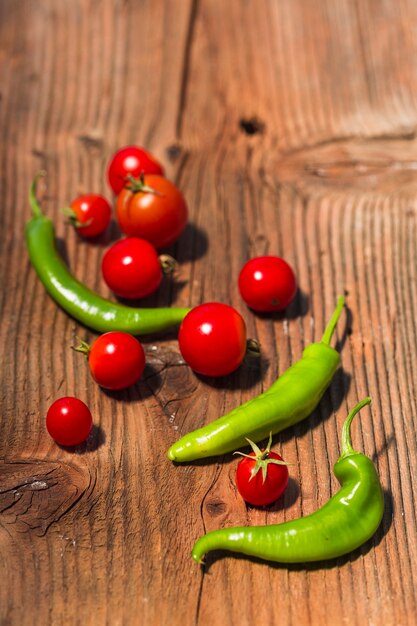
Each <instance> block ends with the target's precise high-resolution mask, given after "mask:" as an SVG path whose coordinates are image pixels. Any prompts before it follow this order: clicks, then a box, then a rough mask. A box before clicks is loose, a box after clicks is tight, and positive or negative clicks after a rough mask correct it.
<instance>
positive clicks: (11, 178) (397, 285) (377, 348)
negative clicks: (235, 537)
mask: <svg viewBox="0 0 417 626" xmlns="http://www.w3.org/2000/svg"><path fill="white" fill-rule="evenodd" d="M416 29H417V4H416V2H414V1H413V0H362V1H361V2H355V1H354V0H337V1H336V2H335V1H334V0H319V1H316V2H313V1H312V0H258V1H257V0H228V1H227V2H225V1H222V0H177V1H175V0H166V1H162V0H148V1H147V2H146V1H145V0H143V1H141V0H55V1H54V0H0V91H1V94H0V98H1V100H0V133H1V134H0V137H1V139H0V145H1V148H0V158H1V166H0V181H1V199H2V204H1V207H2V208H1V213H0V219H1V246H0V268H1V272H2V289H1V306H2V308H1V312H2V317H1V325H0V337H1V352H0V354H1V358H2V368H1V376H2V380H1V401H2V407H1V412H0V420H1V438H0V456H1V463H0V513H1V514H0V546H1V563H2V575H1V576H2V582H1V585H0V623H1V624H2V625H3V626H9V625H13V626H14V625H19V626H25V625H26V624H36V625H42V626H46V625H49V624H51V625H53V626H57V625H58V626H59V625H61V624H62V625H67V624H69V625H72V624H77V625H78V624H79V625H82V626H85V625H89V624H94V625H98V624H100V625H101V624H108V625H109V626H118V625H130V624H135V625H136V624H141V625H142V624H143V625H146V626H148V625H150V626H156V625H165V624H171V625H172V626H177V625H178V626H179V625H181V626H191V625H196V624H198V625H210V626H211V625H214V626H217V625H227V626H229V625H231V626H232V625H233V626H234V625H239V626H243V625H249V624H251V625H253V624H254V623H262V624H265V625H272V624H277V625H278V624H279V625H291V626H296V625H305V624H307V625H320V626H325V625H332V626H334V625H335V624H336V625H337V624H349V625H361V626H363V625H364V624H369V625H379V624H384V626H388V625H394V624H395V625H402V626H405V625H407V624H415V623H416V622H415V620H416V617H415V615H416V609H417V606H416V604H417V594H416V589H417V569H416V567H415V563H416V562H417V541H416V512H415V508H416V498H415V495H414V494H415V492H414V489H413V484H412V483H413V479H414V478H415V476H416V471H417V444H416V426H415V423H416V421H415V417H416V408H417V407H416V403H417V398H416V390H417V378H416V375H417V359H416V342H417V327H416V321H415V320H416V314H417V289H416V278H417V253H416V235H417V226H416V224H417V73H416V70H417V34H416V32H417V31H416ZM131 143H136V144H139V145H143V146H145V147H147V148H148V149H149V150H151V151H152V152H153V153H154V154H155V155H156V156H157V157H158V158H159V159H160V160H161V161H162V162H163V163H164V165H165V167H166V171H167V175H168V176H169V177H170V178H171V179H172V180H174V181H175V182H176V183H177V184H178V185H179V186H180V188H181V189H182V190H183V192H184V194H185V196H186V198H187V201H188V204H189V209H190V225H189V226H188V228H187V230H186V232H185V233H184V234H183V236H182V237H181V238H180V240H179V241H178V242H177V244H175V245H174V246H173V247H172V248H171V249H170V252H172V253H173V254H174V255H175V256H176V258H177V259H178V261H179V263H180V270H179V275H178V277H177V282H176V283H175V285H172V284H170V283H169V281H167V282H165V283H164V285H163V286H162V288H161V289H160V290H159V292H158V294H157V295H155V296H152V297H150V298H148V299H147V300H146V304H148V305H158V306H159V305H170V304H173V305H174V304H175V305H179V306H194V305H197V304H199V303H201V302H203V301H210V300H218V301H221V302H225V303H228V304H231V305H233V306H234V307H236V308H237V309H238V310H239V311H240V312H241V313H242V314H243V315H244V317H245V319H246V322H247V326H248V333H249V335H250V336H251V337H254V338H256V339H258V340H259V341H260V343H261V345H262V351H263V359H262V361H261V364H260V366H257V365H250V364H246V365H243V366H242V367H241V368H240V369H239V370H238V371H237V372H236V373H234V374H233V375H231V376H229V377H227V378H224V379H220V380H211V379H208V380H207V379H203V378H202V377H200V378H199V377H197V376H196V375H195V374H194V373H193V372H192V371H191V370H190V369H189V368H188V367H187V366H185V365H184V364H183V362H182V360H181V358H180V354H179V350H178V345H177V342H176V334H175V332H172V333H168V334H166V335H164V336H160V337H150V338H146V339H145V340H144V345H145V348H146V352H147V357H148V365H147V369H146V373H145V377H144V379H143V380H142V381H141V382H140V383H139V384H138V385H136V386H135V387H133V388H131V389H129V390H128V391H125V392H119V393H110V392H108V393H106V392H105V391H103V390H102V389H100V388H99V387H98V386H96V385H95V384H94V383H93V381H92V379H91V378H90V376H89V373H88V370H87V366H86V364H85V363H84V362H83V360H82V358H81V357H80V356H79V355H77V354H75V353H74V352H73V351H71V350H70V346H71V345H73V344H74V342H75V341H76V339H75V338H76V336H80V337H81V338H83V339H85V340H87V341H88V340H91V339H93V338H94V337H95V335H94V333H92V332H89V331H88V330H86V329H84V328H83V327H82V326H80V325H79V324H77V323H76V322H75V321H74V320H72V319H70V318H69V317H68V316H67V315H66V314H65V313H64V312H63V311H61V310H60V309H59V308H58V307H57V306H56V305H55V303H54V302H53V301H52V300H51V299H50V298H49V297H48V295H47V294H46V293H45V291H44V289H43V287H42V285H41V283H40V281H39V280H38V278H37V277H36V275H35V272H34V270H33V269H32V268H31V267H30V265H29V261H28V257H27V253H26V250H25V242H24V224H25V222H26V220H27V219H28V217H29V207H28V201H27V190H28V185H29V182H30V180H31V178H32V177H33V175H34V173H35V172H36V171H37V170H39V169H41V168H44V169H46V170H47V172H48V178H47V181H46V186H45V188H44V189H45V190H44V193H43V207H44V209H45V211H46V212H47V213H48V215H50V216H51V217H52V218H53V219H54V221H55V224H56V229H57V235H58V237H59V238H60V240H61V242H60V249H61V250H62V251H63V253H64V254H65V256H66V258H67V260H68V263H69V265H70V267H71V269H72V270H73V272H74V273H75V274H76V276H77V277H78V278H79V279H81V280H82V281H84V282H85V283H86V284H87V285H89V286H90V287H92V288H94V289H95V290H97V291H99V292H100V293H101V294H103V295H106V296H110V294H109V291H108V289H107V288H106V286H105V285H104V283H103V280H102V278H101V272H100V260H101V257H102V255H103V252H104V250H105V248H106V246H108V245H109V243H110V242H111V241H114V240H116V239H117V238H118V237H119V232H118V230H117V226H116V225H115V224H113V226H112V228H111V230H110V232H109V234H108V235H107V236H106V237H103V238H102V239H101V240H100V241H99V242H98V243H96V244H89V243H87V242H85V241H82V240H81V239H79V238H78V237H77V236H76V234H75V233H74V232H73V230H72V229H71V228H69V227H68V226H66V225H65V224H64V219H63V217H62V216H61V215H60V213H59V208H60V207H62V206H65V205H66V204H68V202H69V201H70V200H71V199H72V198H74V196H75V195H77V194H78V193H80V192H87V191H95V192H99V193H104V194H106V195H107V196H108V197H109V198H110V197H111V195H110V190H109V188H108V187H107V184H106V180H105V175H104V172H105V167H106V164H107V162H108V160H109V157H110V155H111V154H112V153H113V152H114V151H115V150H116V149H117V148H119V147H121V146H123V145H126V144H131ZM264 253H271V254H278V255H280V256H283V257H284V258H285V259H287V260H288V262H290V263H291V264H292V265H293V267H294V268H295V271H296V273H297V276H298V280H299V286H300V293H299V295H298V296H297V299H296V301H295V302H294V303H293V304H292V305H291V306H290V307H289V308H288V310H287V312H286V314H285V315H276V316H272V317H268V316H256V315H254V314H253V313H251V312H250V311H249V310H248V309H247V308H246V307H245V305H244V304H243V302H242V301H241V299H240V297H239V294H238V290H237V276H238V273H239V269H240V268H241V266H242V264H243V263H244V262H245V261H246V260H247V259H248V258H250V257H251V256H256V255H260V254H264ZM341 293H345V294H346V301H347V307H348V309H347V312H346V314H344V315H343V318H342V322H341V323H340V324H339V328H338V339H339V342H340V343H341V344H343V347H342V351H341V358H342V369H341V370H340V371H339V373H338V374H337V376H336V377H335V379H334V382H333V383H332V385H331V387H330V389H329V391H328V392H327V393H326V395H325V396H324V398H323V400H322V401H321V403H320V405H319V408H318V409H317V410H316V411H315V412H314V413H313V414H312V416H311V417H309V418H308V419H307V420H305V421H304V422H302V423H301V424H299V425H298V426H296V427H294V428H291V429H289V430H287V431H285V432H283V433H282V434H280V435H278V436H276V437H275V439H274V448H275V449H276V450H278V451H282V453H283V455H284V457H285V458H286V459H287V460H289V461H291V462H292V463H293V465H292V466H291V468H290V471H291V482H290V487H289V489H288V491H287V492H286V495H285V497H284V498H283V499H281V500H280V501H279V502H278V503H277V504H276V505H274V506H272V507H269V508H266V509H253V508H250V507H247V506H245V504H244V502H243V501H242V499H241V498H240V497H239V495H238V494H237V492H236V488H235V484H234V472H235V468H236V464H237V461H236V459H235V458H233V457H232V456H230V455H228V456H226V457H224V458H216V459H214V460H212V461H211V462H207V463H197V464H189V465H186V466H174V465H172V464H171V463H170V462H169V461H168V459H167V458H166V450H167V448H168V446H169V445H170V444H171V443H172V442H174V441H175V440H176V439H177V438H178V437H179V436H180V435H181V434H183V433H186V432H188V431H189V430H192V429H194V428H196V427H198V426H200V425H202V424H205V423H207V422H209V421H210V420H213V419H214V418H216V417H217V416H219V415H221V414H223V413H224V412H225V411H227V410H229V409H231V408H233V407H235V406H237V405H238V404H240V403H241V402H242V401H245V400H247V399H249V398H252V397H254V396H256V395H257V394H258V393H260V392H261V391H262V390H263V389H266V388H267V387H268V386H269V385H270V384H271V383H272V381H274V380H275V378H276V377H277V375H278V374H279V373H281V372H283V371H284V369H285V368H287V367H288V366H289V365H290V364H291V363H292V362H294V361H295V360H297V359H298V358H299V357H300V355H301V353H302V350H303V348H304V347H305V346H306V345H307V344H308V343H310V342H311V341H313V340H318V339H319V338H320V336H321V332H322V329H323V327H324V324H325V322H326V320H327V318H328V317H329V315H330V314H331V312H332V310H333V307H334V304H335V301H336V297H337V295H338V294H341ZM367 394H369V395H371V396H372V398H373V404H372V407H371V409H370V410H369V409H368V408H367V409H365V410H363V411H362V413H361V418H358V419H357V420H356V422H355V423H354V426H353V440H354V444H355V446H356V448H358V449H360V450H363V451H364V452H365V453H366V454H367V455H369V456H370V457H372V458H373V459H374V461H375V463H376V466H377V470H378V472H379V475H380V477H381V481H382V484H383V487H384V490H385V494H386V510H385V515H384V519H383V522H382V525H381V527H380V529H379V530H378V532H377V533H376V535H375V537H374V538H373V539H372V540H371V541H369V542H368V543H367V544H366V545H365V546H363V547H362V548H361V549H358V550H356V551H355V552H353V553H352V554H350V555H349V556H347V557H345V558H341V559H338V560H336V561H333V562H328V563H320V564H317V565H308V566H305V565H300V566H290V567H287V566H271V565H269V564H267V563H262V562H256V561H254V560H252V561H251V560H247V559H243V558H236V557H231V556H229V555H227V554H226V553H224V554H217V556H216V557H215V558H211V559H209V566H208V568H207V569H206V571H205V572H203V571H202V570H201V569H200V567H199V566H197V565H196V564H195V563H193V561H192V560H191V558H190V550H191V547H192V545H193V542H194V541H195V540H196V539H197V538H198V537H199V536H200V535H201V534H202V533H204V532H205V531H207V530H210V529H215V528H219V527H223V526H232V525H243V524H248V525H257V524H258V525H259V524H265V523H267V524H271V523H278V522H281V521H283V520H289V519H294V518H297V517H299V516H301V515H307V514H308V513H310V512H312V511H314V510H315V509H317V508H318V507H320V506H321V505H323V504H324V503H325V502H326V501H327V500H328V499H329V497H330V496H331V495H332V494H333V493H335V491H336V490H337V488H338V484H337V481H336V479H335V477H334V476H333V473H332V466H333V463H334V462H335V461H336V459H337V457H338V454H339V451H340V447H339V440H340V430H341V425H342V423H343V420H344V418H345V416H346V414H347V411H348V409H349V408H351V407H352V406H353V405H354V404H355V403H356V402H357V401H358V400H360V399H362V398H363V397H364V396H365V395H367ZM63 395H75V396H77V397H79V398H81V399H83V400H84V401H86V402H87V403H88V405H89V406H90V408H91V410H92V413H93V416H94V423H95V429H94V434H93V436H92V438H90V440H89V441H88V443H87V444H86V445H84V446H79V447H78V448H77V449H76V450H75V452H74V451H68V450H65V449H62V448H60V447H58V446H57V445H55V444H54V442H53V441H52V440H51V439H50V437H49V436H48V434H47V432H46V430H45V414H46V411H47V408H48V407H49V405H50V404H51V403H52V402H53V401H54V400H55V399H56V398H58V397H60V396H63Z"/></svg>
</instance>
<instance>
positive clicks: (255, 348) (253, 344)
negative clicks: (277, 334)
mask: <svg viewBox="0 0 417 626" xmlns="http://www.w3.org/2000/svg"><path fill="white" fill-rule="evenodd" d="M246 355H247V356H249V357H253V358H255V359H259V358H260V357H261V344H260V343H259V341H257V340H256V339H247V341H246ZM248 441H249V440H248Z"/></svg>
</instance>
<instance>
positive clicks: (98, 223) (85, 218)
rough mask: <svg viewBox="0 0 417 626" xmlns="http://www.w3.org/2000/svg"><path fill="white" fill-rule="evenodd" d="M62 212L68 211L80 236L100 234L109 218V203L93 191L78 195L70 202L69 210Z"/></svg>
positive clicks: (107, 223)
mask: <svg viewBox="0 0 417 626" xmlns="http://www.w3.org/2000/svg"><path fill="white" fill-rule="evenodd" d="M64 212H65V213H66V214H67V213H68V215H69V217H70V221H71V222H72V224H73V225H74V227H75V229H76V230H77V232H78V234H79V235H81V236H82V237H96V236H97V235H101V233H103V232H104V231H105V230H106V228H107V226H108V225H109V223H110V219H111V208H110V204H109V203H108V202H107V200H106V198H103V196H99V195H97V194H94V193H89V194H85V195H83V196H79V197H78V198H76V199H75V200H73V201H72V202H71V205H70V210H69V211H68V212H67V210H64ZM71 212H72V215H71Z"/></svg>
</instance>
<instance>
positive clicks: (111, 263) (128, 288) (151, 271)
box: [101, 237, 162, 299]
mask: <svg viewBox="0 0 417 626" xmlns="http://www.w3.org/2000/svg"><path fill="white" fill-rule="evenodd" d="M101 270H102V272H103V278H104V280H105V282H106V284H107V285H108V286H109V287H110V289H111V290H112V291H114V293H115V294H117V295H118V296H121V297H122V298H128V299H134V298H144V297H145V296H148V295H149V294H151V293H153V292H154V291H156V290H157V289H158V287H159V285H160V284H161V280H162V267H161V261H160V259H159V257H158V254H157V252H156V250H155V248H154V247H153V245H152V244H151V243H149V242H148V241H145V239H139V237H127V238H126V239H122V240H121V241H117V242H116V243H115V244H113V245H112V246H111V248H109V249H108V250H107V252H106V253H105V255H104V256H103V261H102V264H101Z"/></svg>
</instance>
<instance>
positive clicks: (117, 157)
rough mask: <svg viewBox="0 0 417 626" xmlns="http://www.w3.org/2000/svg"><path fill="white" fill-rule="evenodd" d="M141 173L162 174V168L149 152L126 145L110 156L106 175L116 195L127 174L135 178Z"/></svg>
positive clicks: (120, 189)
mask: <svg viewBox="0 0 417 626" xmlns="http://www.w3.org/2000/svg"><path fill="white" fill-rule="evenodd" d="M142 173H144V174H158V175H160V176H163V175H164V169H163V167H162V165H161V164H160V163H158V161H157V160H156V159H155V157H154V156H152V154H150V152H147V151H146V150H144V149H143V148H139V147H138V146H126V147H125V148H121V149H120V150H118V151H117V152H116V153H115V154H114V155H113V157H112V159H111V161H110V164H109V167H108V170H107V177H108V180H109V184H110V187H111V188H112V189H113V191H114V193H115V194H116V195H118V194H119V193H120V192H121V191H122V189H123V187H124V185H125V182H126V176H128V175H129V174H130V175H132V176H133V177H134V178H137V177H138V176H140V175H141V174H142Z"/></svg>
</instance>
